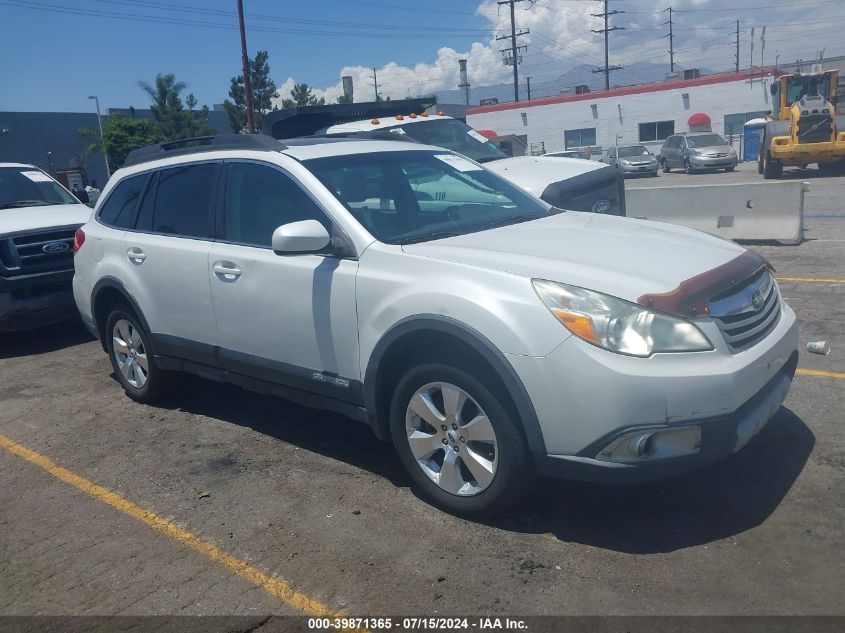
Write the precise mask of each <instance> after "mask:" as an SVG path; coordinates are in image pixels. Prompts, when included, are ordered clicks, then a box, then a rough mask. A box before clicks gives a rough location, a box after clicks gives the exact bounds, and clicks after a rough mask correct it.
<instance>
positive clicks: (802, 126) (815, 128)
mask: <svg viewBox="0 0 845 633" xmlns="http://www.w3.org/2000/svg"><path fill="white" fill-rule="evenodd" d="M832 136H833V119H832V118H831V117H830V115H827V114H804V115H802V116H801V118H800V119H798V142H799V143H824V142H825V141H829V140H830V139H831V137H832Z"/></svg>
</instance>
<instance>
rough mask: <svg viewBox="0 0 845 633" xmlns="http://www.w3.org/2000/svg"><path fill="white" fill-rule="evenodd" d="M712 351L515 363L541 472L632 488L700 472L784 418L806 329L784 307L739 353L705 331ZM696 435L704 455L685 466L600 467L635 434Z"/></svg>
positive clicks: (574, 341)
mask: <svg viewBox="0 0 845 633" xmlns="http://www.w3.org/2000/svg"><path fill="white" fill-rule="evenodd" d="M698 324H699V327H701V329H702V331H703V332H704V333H705V334H706V335H707V337H708V338H709V339H710V341H711V342H712V343H713V345H714V347H715V349H714V350H713V351H710V352H695V353H679V354H655V355H653V356H652V357H650V358H635V357H630V356H623V355H620V354H614V353H611V352H608V351H606V350H602V349H599V348H597V347H595V346H593V345H590V344H589V343H586V342H584V341H582V340H581V339H578V338H576V337H570V338H568V339H567V340H566V341H565V342H564V343H562V344H561V345H560V346H559V347H558V348H557V349H556V350H555V351H553V352H552V353H551V354H549V355H548V356H545V357H542V358H537V357H527V356H511V355H509V356H508V359H509V361H510V362H511V364H512V365H513V367H514V369H515V370H516V372H517V374H518V375H519V376H520V378H521V380H522V382H523V385H524V386H525V388H526V391H527V392H528V395H529V397H530V399H531V402H532V404H533V405H534V409H535V411H536V413H537V419H538V421H539V424H540V429H541V432H542V435H543V442H544V446H545V452H544V453H542V454H538V455H535V460H536V462H537V467H538V470H539V471H540V472H543V473H546V474H554V475H559V476H566V477H571V478H576V479H589V480H600V481H620V480H621V481H634V480H638V479H653V478H659V477H661V476H664V475H665V474H667V473H669V472H679V471H682V470H692V469H694V468H697V467H699V466H702V465H704V464H707V463H711V462H713V461H716V460H718V459H719V458H721V457H723V456H725V455H727V454H729V453H730V452H731V451H733V450H734V449H736V450H738V449H739V448H741V447H742V446H743V445H744V444H745V443H746V442H747V441H748V440H749V439H750V438H751V437H752V436H753V435H754V434H756V433H757V432H759V430H760V429H761V428H762V426H763V425H764V424H765V422H766V421H768V419H769V418H770V417H771V415H773V414H774V412H775V411H777V408H778V407H779V406H780V404H781V402H782V401H783V399H784V398H785V397H786V393H787V392H788V389H789V385H790V384H791V380H792V376H793V374H794V372H795V365H796V363H797V354H796V349H797V346H798V328H797V322H796V319H795V314H794V312H793V311H792V310H791V309H790V308H789V306H788V305H786V304H783V307H782V313H781V316H780V319H779V321H778V323H777V325H776V326H775V328H774V329H773V330H772V331H771V333H770V334H769V335H768V336H766V338H764V339H763V340H761V341H760V342H759V343H757V344H756V345H754V346H752V347H750V348H748V349H746V350H744V351H741V352H738V353H731V352H730V350H729V349H728V348H727V344H726V343H725V341H724V339H723V338H722V336H721V334H720V333H719V330H718V328H717V327H716V325H715V323H713V322H712V321H710V320H707V319H705V320H702V321H701V322H699V323H698ZM678 427H697V428H700V430H701V449H700V450H699V451H697V452H696V453H695V454H688V455H684V456H682V457H677V458H676V457H666V458H659V459H652V458H649V459H643V460H641V461H638V460H633V461H632V462H626V463H620V462H616V461H613V462H611V461H603V460H601V459H598V457H599V456H600V453H601V452H602V449H603V448H604V447H606V446H608V444H609V443H611V442H613V440H614V438H617V437H619V436H621V435H624V434H626V433H629V432H631V431H632V430H634V429H672V428H678Z"/></svg>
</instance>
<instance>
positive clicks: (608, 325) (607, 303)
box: [532, 279, 713, 357]
mask: <svg viewBox="0 0 845 633" xmlns="http://www.w3.org/2000/svg"><path fill="white" fill-rule="evenodd" d="M532 283H533V284H534V290H535V291H536V292H537V295H539V297H540V299H541V300H542V301H543V303H545V304H546V307H547V308H548V309H549V310H550V311H551V313H552V314H553V315H554V316H555V317H557V319H558V321H560V322H561V323H563V325H565V326H566V328H567V329H568V330H569V331H570V332H572V333H573V334H574V335H575V336H577V337H579V338H582V339H584V340H585V341H587V342H588V343H592V344H593V345H596V346H598V347H602V348H604V349H606V350H609V351H611V352H617V353H619V354H629V355H631V356H642V357H646V356H651V355H652V354H654V353H656V352H701V351H707V350H711V349H713V346H712V345H711V344H710V341H708V340H707V337H706V336H704V334H703V333H702V331H701V330H699V329H698V328H697V327H696V326H695V325H694V324H693V323H691V322H689V321H687V320H685V319H681V318H679V317H674V316H670V315H668V314H664V313H662V312H655V311H653V310H649V309H647V308H645V307H643V306H641V305H638V304H636V303H630V302H628V301H623V300H622V299H617V298H616V297H611V296H609V295H606V294H602V293H600V292H595V291H593V290H586V289H584V288H578V287H577V286H569V285H566V284H560V283H555V282H552V281H543V280H541V279H534V280H533V281H532Z"/></svg>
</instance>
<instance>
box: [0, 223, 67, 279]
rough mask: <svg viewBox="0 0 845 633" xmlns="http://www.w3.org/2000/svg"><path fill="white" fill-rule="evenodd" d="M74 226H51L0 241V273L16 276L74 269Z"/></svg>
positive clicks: (6, 275) (1, 274)
mask: <svg viewBox="0 0 845 633" xmlns="http://www.w3.org/2000/svg"><path fill="white" fill-rule="evenodd" d="M75 231H76V229H74V228H62V229H50V230H48V231H43V232H33V233H25V234H19V235H15V236H13V237H9V238H6V239H4V240H0V276H3V277H17V276H19V275H31V274H33V273H41V272H53V271H58V270H68V269H72V268H73V235H74V233H75Z"/></svg>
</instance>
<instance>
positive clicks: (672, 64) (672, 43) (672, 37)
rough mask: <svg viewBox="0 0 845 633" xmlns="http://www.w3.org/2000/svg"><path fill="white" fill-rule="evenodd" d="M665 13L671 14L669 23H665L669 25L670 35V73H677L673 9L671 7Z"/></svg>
mask: <svg viewBox="0 0 845 633" xmlns="http://www.w3.org/2000/svg"><path fill="white" fill-rule="evenodd" d="M665 11H668V12H669V21H668V22H664V23H663V24H664V25H666V24H668V25H669V35H668V38H669V71H670V72H675V35H674V33H673V32H672V26H673V25H672V7H669V8H668V9H666V10H665ZM665 11H664V12H665ZM664 37H667V36H664Z"/></svg>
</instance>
